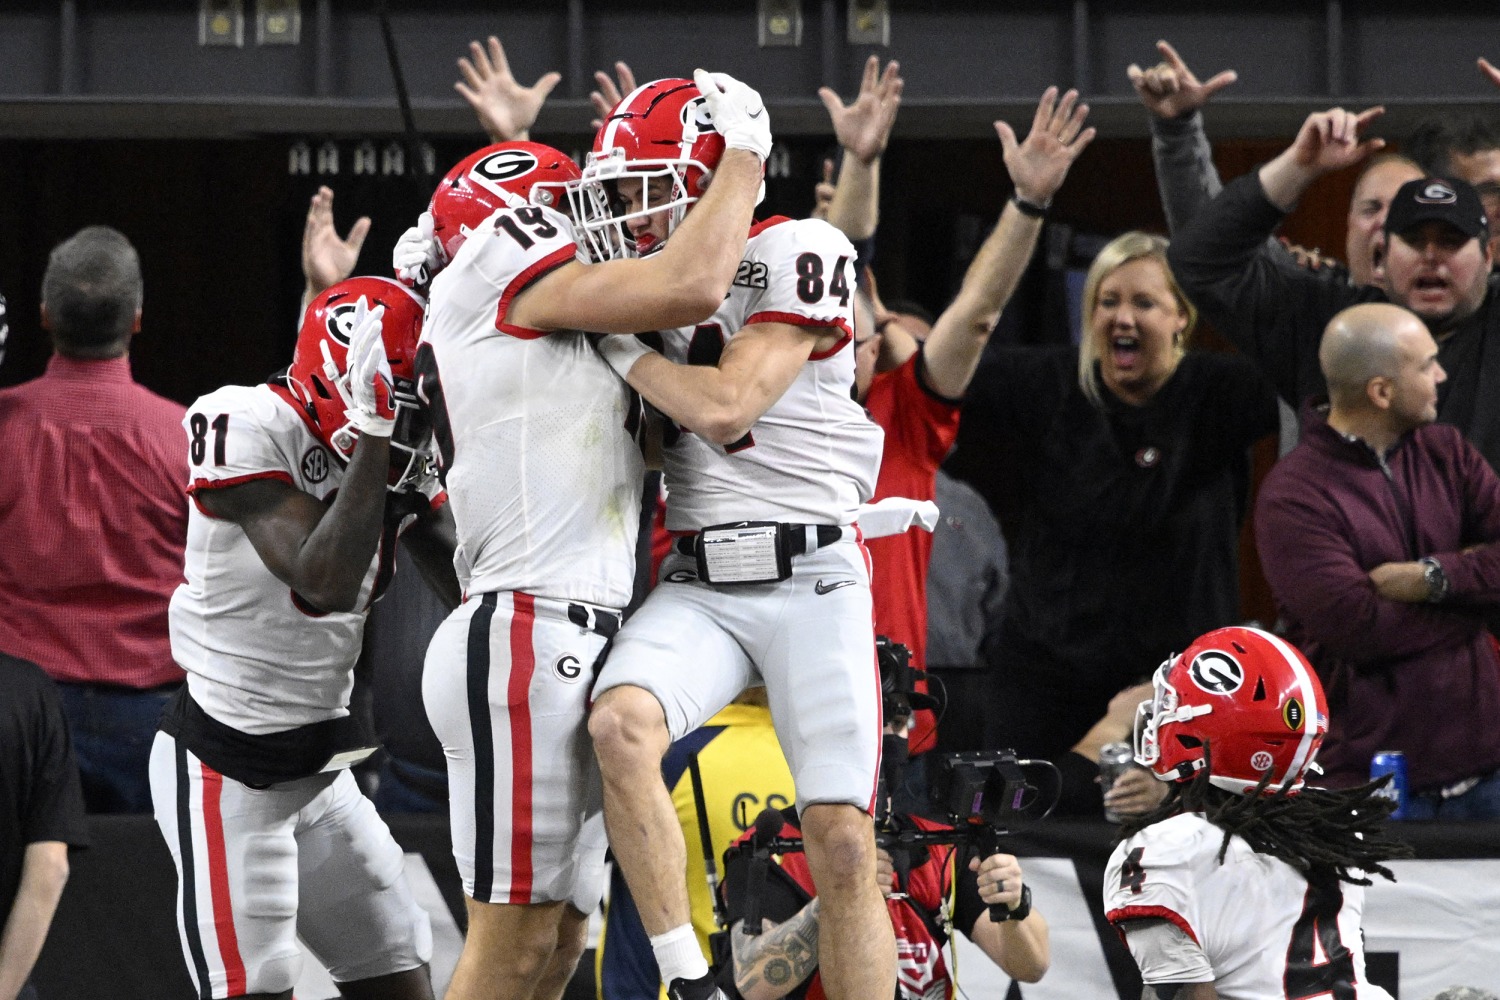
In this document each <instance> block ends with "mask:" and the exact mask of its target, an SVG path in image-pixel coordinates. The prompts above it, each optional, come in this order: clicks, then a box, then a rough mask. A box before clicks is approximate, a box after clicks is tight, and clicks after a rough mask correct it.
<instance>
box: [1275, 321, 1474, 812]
mask: <svg viewBox="0 0 1500 1000" xmlns="http://www.w3.org/2000/svg"><path fill="white" fill-rule="evenodd" d="M1319 360H1320V362H1321V366H1322V371H1323V374H1324V376H1325V377H1326V378H1327V381H1328V390H1329V396H1330V401H1329V403H1328V405H1327V406H1326V407H1319V406H1312V405H1309V406H1307V407H1305V408H1304V409H1303V411H1302V421H1303V438H1302V442H1301V444H1299V445H1298V446H1297V447H1296V448H1294V449H1293V450H1292V451H1291V452H1290V453H1289V454H1288V455H1287V456H1286V458H1284V459H1282V461H1281V462H1280V463H1279V464H1277V465H1276V466H1275V467H1274V468H1273V469H1272V470H1271V472H1270V474H1269V475H1268V476H1267V477H1266V480H1265V483H1264V485H1263V486H1262V487H1261V492H1260V497H1259V499H1258V500H1257V503H1256V524H1255V528H1256V543H1257V545H1258V547H1259V549H1260V558H1261V563H1262V565H1263V567H1264V569H1265V573H1266V578H1267V580H1269V582H1270V584H1271V591H1272V593H1273V594H1274V596H1275V598H1276V603H1277V608H1278V610H1279V611H1280V613H1281V616H1282V618H1283V620H1284V621H1285V622H1286V625H1287V632H1288V638H1289V639H1291V641H1292V642H1294V643H1295V644H1296V645H1297V646H1299V647H1300V648H1301V649H1302V650H1304V651H1305V652H1306V653H1307V655H1308V658H1309V659H1310V660H1311V661H1312V663H1313V665H1314V666H1315V667H1316V668H1317V670H1318V673H1319V675H1320V677H1321V678H1322V680H1323V684H1324V686H1325V688H1326V689H1327V692H1328V702H1329V715H1330V729H1329V732H1328V737H1327V739H1326V741H1325V742H1324V745H1323V752H1322V755H1321V757H1320V761H1321V763H1322V765H1323V768H1324V771H1325V778H1326V781H1327V783H1328V784H1329V785H1331V786H1334V787H1345V786H1351V785H1356V784H1359V783H1361V782H1363V781H1365V780H1367V779H1368V778H1369V766H1370V758H1371V756H1372V755H1373V754H1375V753H1377V752H1379V751H1383V750H1399V751H1402V752H1403V753H1405V754H1406V760H1407V766H1408V773H1409V780H1410V787H1411V789H1412V792H1413V795H1412V797H1411V801H1410V803H1409V812H1408V814H1409V815H1410V816H1412V817H1413V818H1426V817H1431V816H1436V815H1440V816H1443V817H1445V818H1460V819H1480V818H1497V817H1500V771H1497V768H1500V728H1497V727H1496V726H1495V724H1494V722H1495V719H1496V718H1500V657H1497V654H1496V647H1495V643H1494V642H1493V641H1492V640H1491V638H1490V635H1489V633H1488V632H1487V631H1486V629H1485V623H1484V618H1483V615H1482V612H1484V611H1486V610H1489V609H1493V608H1494V607H1496V606H1497V605H1500V477H1497V476H1496V474H1495V473H1494V471H1493V470H1491V469H1490V467H1489V466H1488V465H1487V464H1486V463H1485V461H1484V458H1483V456H1481V455H1480V454H1479V452H1478V451H1477V450H1476V449H1475V448H1474V446H1473V445H1471V444H1470V443H1469V442H1467V441H1465V440H1464V438H1463V436H1462V435H1461V434H1460V433H1459V432H1458V430H1457V429H1456V428H1453V427H1444V426H1440V425H1437V424H1435V423H1434V421H1435V420H1436V419H1437V415H1438V386H1439V384H1440V383H1442V382H1443V381H1444V379H1445V377H1446V376H1445V374H1444V372H1443V367H1442V365H1440V364H1439V362H1438V346H1437V344H1436V343H1435V342H1434V341H1433V339H1432V336H1431V334H1429V333H1428V332H1427V327H1426V326H1425V325H1424V324H1423V323H1422V321H1421V320H1420V319H1418V318H1417V317H1416V316H1414V315H1413V314H1412V313H1410V312H1407V311H1406V310H1404V309H1401V308H1398V307H1397V306H1393V305H1388V304H1383V303H1380V304H1366V305H1358V306H1355V307H1353V308H1350V309H1346V310H1344V311H1343V312H1340V313H1339V314H1338V315H1337V316H1335V317H1334V319H1333V321H1332V322H1331V323H1329V324H1328V330H1327V332H1326V333H1325V334H1324V336H1323V340H1322V346H1321V349H1320V351H1319Z"/></svg>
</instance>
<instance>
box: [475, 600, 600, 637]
mask: <svg viewBox="0 0 1500 1000" xmlns="http://www.w3.org/2000/svg"><path fill="white" fill-rule="evenodd" d="M497 593H500V592H499V591H494V590H491V591H486V592H484V593H482V594H470V595H468V596H467V597H465V598H464V600H465V601H472V600H476V599H481V600H485V601H488V602H489V603H490V605H491V606H492V607H493V606H494V603H495V599H494V598H493V597H492V596H491V595H493V594H497ZM516 593H522V591H516ZM532 600H534V601H537V602H541V603H542V605H543V607H544V609H545V610H546V612H547V614H548V615H549V616H550V617H556V615H557V610H558V609H559V608H565V609H566V610H567V615H568V621H570V622H572V623H573V624H574V625H577V626H578V627H579V628H582V629H588V630H589V631H590V632H593V633H594V634H596V635H602V636H604V638H606V639H613V638H614V637H615V633H616V632H618V631H620V613H619V612H618V611H609V610H607V609H605V608H595V607H590V606H589V605H587V604H576V603H574V602H572V601H562V600H559V599H557V598H555V597H532Z"/></svg>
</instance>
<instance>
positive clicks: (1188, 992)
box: [1141, 983, 1219, 1000]
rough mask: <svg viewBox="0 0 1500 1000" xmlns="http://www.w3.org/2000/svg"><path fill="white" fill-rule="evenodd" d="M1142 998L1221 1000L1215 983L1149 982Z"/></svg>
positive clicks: (1160, 999)
mask: <svg viewBox="0 0 1500 1000" xmlns="http://www.w3.org/2000/svg"><path fill="white" fill-rule="evenodd" d="M1141 1000H1219V991H1218V990H1216V989H1214V984H1213V983H1157V984H1155V985H1152V984H1150V983H1147V984H1146V986H1145V988H1144V989H1142V990H1141Z"/></svg>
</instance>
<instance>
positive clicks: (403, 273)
mask: <svg viewBox="0 0 1500 1000" xmlns="http://www.w3.org/2000/svg"><path fill="white" fill-rule="evenodd" d="M432 232H433V229H432V213H431V212H423V213H422V214H421V215H419V216H417V224H416V225H415V226H412V227H411V228H409V229H408V230H407V231H406V232H404V233H402V234H401V238H400V239H398V240H397V241H396V248H395V249H394V250H392V251H391V267H392V269H394V270H395V272H396V280H397V281H399V282H401V283H402V284H403V285H406V286H407V287H409V288H425V287H426V286H427V285H428V284H430V283H431V281H432V276H433V275H434V274H436V273H437V269H438V264H439V263H441V260H442V258H441V257H440V256H439V255H438V245H437V240H435V239H434V238H433V235H432Z"/></svg>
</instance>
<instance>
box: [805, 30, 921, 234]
mask: <svg viewBox="0 0 1500 1000" xmlns="http://www.w3.org/2000/svg"><path fill="white" fill-rule="evenodd" d="M905 85H906V81H904V80H903V79H901V65H900V64H899V63H897V62H896V61H895V60H894V59H893V60H891V61H890V62H888V63H886V66H885V70H884V71H883V72H882V71H881V69H880V58H879V57H878V56H873V55H872V56H870V58H869V59H867V60H865V73H864V77H863V78H862V79H861V80H860V85H859V95H858V96H857V97H855V99H854V101H853V102H852V103H850V104H845V103H844V102H843V100H842V99H841V98H840V97H839V95H838V93H837V92H835V91H834V90H833V89H832V88H830V87H821V88H819V90H818V97H819V98H821V99H822V101H823V106H824V107H825V108H827V109H828V117H829V119H830V120H831V121H832V122H833V132H834V135H835V136H837V137H838V142H839V146H840V147H842V148H843V150H844V156H843V162H842V164H841V166H840V167H839V175H838V182H837V184H836V185H835V186H834V191H833V198H832V200H831V201H830V202H829V205H828V215H827V219H828V221H829V222H830V223H832V224H833V225H834V226H836V227H837V228H838V229H840V230H841V231H842V232H843V233H844V235H845V236H847V237H849V239H850V240H864V239H869V238H870V237H871V236H874V235H875V228H876V226H877V225H878V224H879V222H880V158H881V156H882V155H883V154H884V153H885V147H886V144H887V143H889V142H890V138H891V128H892V127H893V126H894V125H895V124H896V112H897V111H898V110H899V109H900V107H901V91H902V89H903V88H904V87H905Z"/></svg>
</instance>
